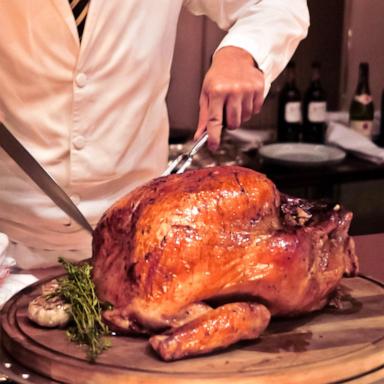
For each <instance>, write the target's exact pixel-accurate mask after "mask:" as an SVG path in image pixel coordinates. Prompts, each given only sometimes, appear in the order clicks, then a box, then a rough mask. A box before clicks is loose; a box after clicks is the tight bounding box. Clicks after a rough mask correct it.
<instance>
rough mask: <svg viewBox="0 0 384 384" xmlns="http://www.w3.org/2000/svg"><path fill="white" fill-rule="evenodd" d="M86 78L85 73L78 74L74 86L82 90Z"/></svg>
mask: <svg viewBox="0 0 384 384" xmlns="http://www.w3.org/2000/svg"><path fill="white" fill-rule="evenodd" d="M87 80H88V77H87V75H86V74H85V73H83V72H80V73H78V74H77V76H76V84H77V86H78V87H80V88H83V87H85V85H86V84H87Z"/></svg>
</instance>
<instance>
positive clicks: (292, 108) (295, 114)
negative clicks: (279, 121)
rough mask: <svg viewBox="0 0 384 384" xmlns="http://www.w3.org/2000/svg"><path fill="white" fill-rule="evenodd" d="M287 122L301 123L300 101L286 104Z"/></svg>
mask: <svg viewBox="0 0 384 384" xmlns="http://www.w3.org/2000/svg"><path fill="white" fill-rule="evenodd" d="M284 118H285V121H286V122H287V123H300V122H301V103H300V101H291V102H289V103H287V104H285V114H284Z"/></svg>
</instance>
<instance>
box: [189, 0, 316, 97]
mask: <svg viewBox="0 0 384 384" xmlns="http://www.w3.org/2000/svg"><path fill="white" fill-rule="evenodd" d="M185 5H186V6H187V8H188V9H189V10H190V11H191V12H192V13H193V14H196V15H202V14H204V15H206V16H208V17H209V18H210V19H212V20H213V21H215V22H216V23H217V25H218V26H219V27H220V28H222V29H225V30H228V33H227V35H226V36H225V37H224V39H223V40H222V41H221V43H220V45H219V46H218V48H217V49H220V48H223V47H225V46H236V47H239V48H242V49H244V50H246V51H247V52H249V53H250V54H251V55H252V56H253V58H254V59H255V61H256V63H257V64H258V66H259V68H260V69H261V70H262V71H263V72H264V76H265V95H266V94H267V92H268V90H269V88H270V84H271V82H272V81H273V80H274V79H275V78H276V77H277V76H278V75H279V74H280V72H281V71H282V70H283V69H284V68H285V66H286V65H287V63H288V61H289V60H290V59H291V57H292V55H293V53H294V52H295V50H296V48H297V46H298V44H299V42H300V41H301V40H302V39H304V38H305V37H306V35H307V31H308V27H309V13H308V7H307V2H306V0H186V1H185Z"/></svg>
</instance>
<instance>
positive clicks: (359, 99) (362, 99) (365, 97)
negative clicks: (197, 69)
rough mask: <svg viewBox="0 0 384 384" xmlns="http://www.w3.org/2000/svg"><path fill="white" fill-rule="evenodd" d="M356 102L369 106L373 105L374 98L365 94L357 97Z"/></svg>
mask: <svg viewBox="0 0 384 384" xmlns="http://www.w3.org/2000/svg"><path fill="white" fill-rule="evenodd" d="M355 100H356V101H357V102H358V103H360V104H363V105H368V104H369V103H372V96H371V95H368V94H366V93H363V94H362V95H356V96H355Z"/></svg>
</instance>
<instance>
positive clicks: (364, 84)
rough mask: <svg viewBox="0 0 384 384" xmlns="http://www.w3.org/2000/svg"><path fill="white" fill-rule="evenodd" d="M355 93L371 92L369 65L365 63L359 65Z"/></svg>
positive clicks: (368, 93)
mask: <svg viewBox="0 0 384 384" xmlns="http://www.w3.org/2000/svg"><path fill="white" fill-rule="evenodd" d="M356 94H357V95H363V94H367V95H370V94H371V91H370V88H369V67H368V66H367V65H360V70H359V81H358V83H357V88H356Z"/></svg>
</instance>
